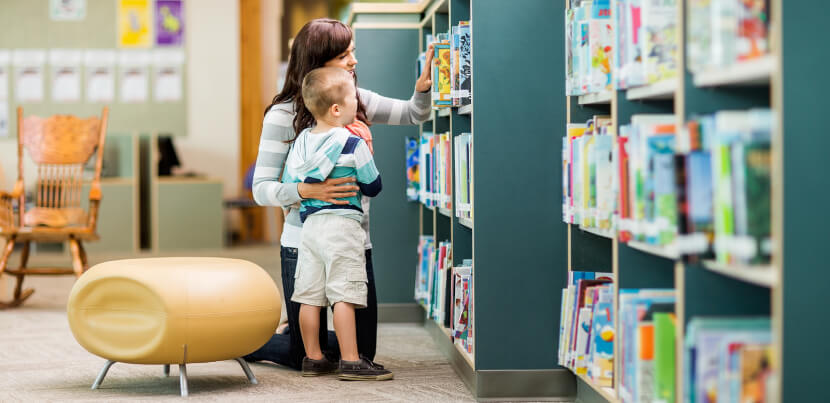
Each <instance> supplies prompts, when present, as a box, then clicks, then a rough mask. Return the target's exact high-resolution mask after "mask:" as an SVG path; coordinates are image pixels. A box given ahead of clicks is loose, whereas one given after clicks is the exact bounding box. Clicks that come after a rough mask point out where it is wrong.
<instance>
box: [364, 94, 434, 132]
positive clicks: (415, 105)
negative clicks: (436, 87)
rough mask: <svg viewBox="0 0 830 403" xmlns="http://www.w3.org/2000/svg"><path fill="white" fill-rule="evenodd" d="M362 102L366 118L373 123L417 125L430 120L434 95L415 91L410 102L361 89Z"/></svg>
mask: <svg viewBox="0 0 830 403" xmlns="http://www.w3.org/2000/svg"><path fill="white" fill-rule="evenodd" d="M358 92H359V93H360V101H361V102H363V104H364V105H365V106H366V117H367V118H369V121H370V122H372V123H380V124H387V125H417V124H418V123H422V122H425V121H426V120H427V119H429V114H430V103H431V102H432V93H430V92H429V91H427V92H418V91H415V92H414V93H413V94H412V97H411V98H409V100H402V99H395V98H387V97H384V96H382V95H380V94H378V93H376V92H373V91H369V90H367V89H363V88H359V89H358Z"/></svg>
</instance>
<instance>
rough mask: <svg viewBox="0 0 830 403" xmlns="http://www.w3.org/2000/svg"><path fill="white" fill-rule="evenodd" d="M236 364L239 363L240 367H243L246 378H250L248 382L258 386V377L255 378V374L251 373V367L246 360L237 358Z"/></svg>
mask: <svg viewBox="0 0 830 403" xmlns="http://www.w3.org/2000/svg"><path fill="white" fill-rule="evenodd" d="M236 362H238V363H239V365H241V366H242V370H243V371H245V376H247V377H248V382H251V384H253V385H256V384H257V381H256V377H255V376H254V373H253V372H251V367H249V366H248V363H247V362H245V360H244V359H242V358H237V359H236Z"/></svg>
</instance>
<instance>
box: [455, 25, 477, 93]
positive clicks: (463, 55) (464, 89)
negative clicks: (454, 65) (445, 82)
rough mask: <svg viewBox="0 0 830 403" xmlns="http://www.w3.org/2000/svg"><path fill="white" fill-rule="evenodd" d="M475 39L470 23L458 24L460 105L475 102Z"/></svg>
mask: <svg viewBox="0 0 830 403" xmlns="http://www.w3.org/2000/svg"><path fill="white" fill-rule="evenodd" d="M472 40H473V37H472V28H471V26H470V22H469V21H460V22H459V23H458V59H459V60H458V88H457V89H456V91H457V95H458V98H459V99H460V105H461V106H464V105H470V104H471V103H472V102H473V92H472V91H473V84H472V77H473V59H472V50H473V42H472Z"/></svg>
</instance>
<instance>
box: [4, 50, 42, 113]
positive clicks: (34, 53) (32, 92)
mask: <svg viewBox="0 0 830 403" xmlns="http://www.w3.org/2000/svg"><path fill="white" fill-rule="evenodd" d="M45 61H46V52H45V51H43V50H41V49H16V50H14V51H13V52H12V64H13V65H14V80H15V87H14V93H15V98H16V99H17V102H20V103H24V102H42V101H43V68H44V62H45Z"/></svg>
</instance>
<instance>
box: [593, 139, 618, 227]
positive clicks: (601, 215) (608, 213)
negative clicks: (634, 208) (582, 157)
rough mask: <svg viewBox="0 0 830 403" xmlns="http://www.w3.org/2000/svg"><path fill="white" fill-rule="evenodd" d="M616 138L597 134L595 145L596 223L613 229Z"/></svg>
mask: <svg viewBox="0 0 830 403" xmlns="http://www.w3.org/2000/svg"><path fill="white" fill-rule="evenodd" d="M613 143H614V139H613V137H612V136H610V135H601V136H597V139H596V143H595V145H594V157H595V163H594V164H595V166H596V218H595V225H596V227H597V228H601V229H606V230H607V229H611V222H612V217H613V215H614V198H615V193H614V166H613V164H612V152H613V146H614V144H613Z"/></svg>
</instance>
